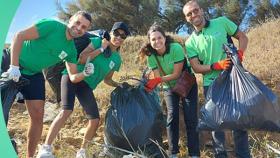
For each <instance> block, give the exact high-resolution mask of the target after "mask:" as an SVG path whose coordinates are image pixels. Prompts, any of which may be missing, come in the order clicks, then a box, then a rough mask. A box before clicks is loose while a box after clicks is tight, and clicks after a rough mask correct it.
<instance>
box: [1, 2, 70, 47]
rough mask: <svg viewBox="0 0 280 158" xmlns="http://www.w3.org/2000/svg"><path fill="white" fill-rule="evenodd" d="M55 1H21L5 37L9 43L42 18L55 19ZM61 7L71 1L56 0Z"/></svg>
mask: <svg viewBox="0 0 280 158" xmlns="http://www.w3.org/2000/svg"><path fill="white" fill-rule="evenodd" d="M56 1H57V0H21V2H20V5H19V7H18V9H17V12H16V14H15V16H14V19H13V21H12V23H11V25H10V29H9V32H8V34H7V37H6V43H11V40H12V38H13V36H14V34H15V33H16V32H18V31H20V30H22V29H24V28H27V27H28V26H30V25H32V24H33V23H34V22H36V21H38V20H39V19H42V18H55V17H56V15H57V10H56ZM58 1H59V2H60V3H61V4H62V5H64V4H65V3H67V2H70V1H73V0H58Z"/></svg>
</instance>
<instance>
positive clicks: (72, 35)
mask: <svg viewBox="0 0 280 158" xmlns="http://www.w3.org/2000/svg"><path fill="white" fill-rule="evenodd" d="M68 32H69V35H70V36H71V37H72V38H78V37H81V36H82V34H81V33H77V32H76V31H74V28H69V27H68Z"/></svg>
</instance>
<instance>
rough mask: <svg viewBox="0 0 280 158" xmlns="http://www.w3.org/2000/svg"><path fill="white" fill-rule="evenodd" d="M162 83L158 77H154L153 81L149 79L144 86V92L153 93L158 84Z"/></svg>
mask: <svg viewBox="0 0 280 158" xmlns="http://www.w3.org/2000/svg"><path fill="white" fill-rule="evenodd" d="M161 82H162V79H161V78H160V77H156V78H154V79H150V80H148V82H147V83H146V85H145V90H146V91H147V92H151V91H153V90H154V89H155V88H156V87H157V85H158V84H160V83H161Z"/></svg>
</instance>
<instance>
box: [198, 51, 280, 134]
mask: <svg viewBox="0 0 280 158" xmlns="http://www.w3.org/2000/svg"><path fill="white" fill-rule="evenodd" d="M224 48H225V50H226V51H227V52H229V55H230V56H231V60H232V62H233V65H232V68H231V69H230V70H227V71H223V72H221V74H220V75H219V76H218V77H217V78H216V79H215V80H214V82H213V83H212V85H210V87H209V89H208V92H207V95H206V104H205V105H204V106H203V107H202V108H201V110H200V113H201V114H200V119H199V124H198V129H199V130H224V129H230V130H234V129H241V130H248V129H253V130H264V131H278V132H279V131H280V117H279V116H280V107H279V103H278V97H277V96H276V95H275V94H274V93H273V92H272V91H271V90H270V89H269V88H267V87H266V86H265V85H264V84H263V83H262V82H261V81H259V80H258V79H257V78H256V77H255V76H254V75H252V74H251V73H249V72H247V71H246V70H245V69H244V68H243V67H242V65H241V63H240V61H239V59H238V56H237V53H236V52H237V51H236V48H234V47H233V46H231V47H228V46H225V47H224Z"/></svg>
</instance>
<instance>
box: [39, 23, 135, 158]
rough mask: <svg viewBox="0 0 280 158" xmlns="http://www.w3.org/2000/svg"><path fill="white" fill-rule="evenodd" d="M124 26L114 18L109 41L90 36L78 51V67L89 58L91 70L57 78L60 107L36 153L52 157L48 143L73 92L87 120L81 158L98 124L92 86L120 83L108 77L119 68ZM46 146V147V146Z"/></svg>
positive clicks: (64, 115) (65, 114)
mask: <svg viewBox="0 0 280 158" xmlns="http://www.w3.org/2000/svg"><path fill="white" fill-rule="evenodd" d="M129 34H130V33H129V30H128V27H127V25H126V24H125V23H123V22H116V23H115V24H114V25H113V27H112V29H111V32H110V37H111V38H110V41H107V40H106V39H105V38H104V39H102V38H100V37H94V38H90V40H91V43H90V44H89V45H88V46H87V47H86V48H85V49H84V50H83V51H82V52H81V54H80V56H79V64H78V71H81V70H83V69H84V67H85V65H84V64H85V63H88V62H90V63H91V64H93V65H94V73H93V74H91V75H87V76H86V77H85V78H84V80H83V81H81V82H78V83H72V82H71V81H70V79H69V76H68V74H67V73H65V74H64V75H63V76H62V79H61V100H62V106H63V110H62V111H61V112H60V113H59V114H58V115H57V117H56V118H55V120H54V121H53V122H52V124H51V127H50V130H49V132H48V135H47V137H46V140H45V144H44V145H43V146H42V148H41V150H40V152H39V157H45V156H49V157H52V156H53V154H52V151H51V144H52V142H53V140H54V139H55V137H56V135H57V134H58V132H59V130H60V128H61V127H62V126H63V125H64V123H65V122H66V120H67V118H68V117H69V116H70V115H71V113H72V112H73V108H74V102H75V96H76V97H77V98H78V100H79V102H80V104H81V105H82V107H83V109H84V111H85V113H86V115H87V118H88V120H89V122H88V125H87V128H86V131H85V134H84V138H83V142H82V145H81V148H80V150H79V151H78V152H77V155H76V158H85V157H87V156H86V152H85V148H86V147H87V145H88V143H89V142H90V141H91V140H92V138H93V137H94V136H95V134H96V130H97V128H98V125H99V120H100V116H99V111H98V106H97V102H96V99H95V97H94V94H93V92H92V91H93V90H94V89H95V88H96V86H97V85H98V84H99V83H100V82H101V81H103V80H104V82H105V83H106V84H108V85H110V86H113V87H117V86H119V85H120V84H121V83H118V82H115V81H113V80H112V77H113V75H114V72H115V71H119V69H120V66H121V57H120V54H119V48H120V46H121V45H122V44H123V42H124V40H125V39H126V37H127V36H128V35H129ZM105 49H107V50H108V49H109V51H110V52H111V53H109V54H108V52H107V53H106V54H105V53H104V50H105ZM47 149H48V150H47Z"/></svg>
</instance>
